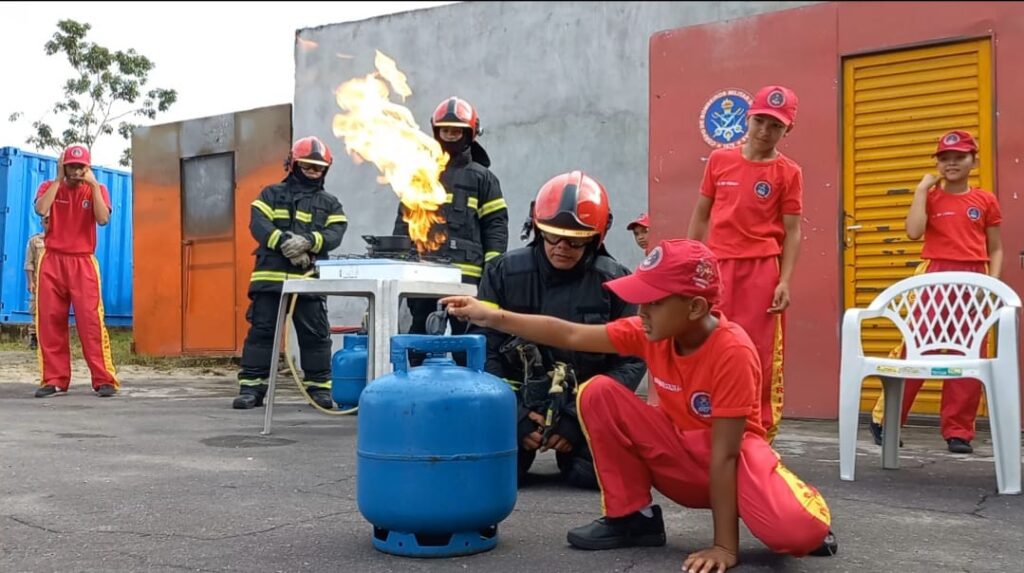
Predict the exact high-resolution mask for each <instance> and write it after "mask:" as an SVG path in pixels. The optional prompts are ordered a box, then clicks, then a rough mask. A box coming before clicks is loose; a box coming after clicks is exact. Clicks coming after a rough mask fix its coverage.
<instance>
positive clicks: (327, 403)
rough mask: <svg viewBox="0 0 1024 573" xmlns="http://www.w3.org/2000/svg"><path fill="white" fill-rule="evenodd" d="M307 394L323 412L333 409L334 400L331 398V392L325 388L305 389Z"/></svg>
mask: <svg viewBox="0 0 1024 573" xmlns="http://www.w3.org/2000/svg"><path fill="white" fill-rule="evenodd" d="M306 391H307V392H309V397H310V398H312V399H313V401H314V402H316V405H317V406H320V407H321V408H323V409H324V410H330V409H333V408H334V399H333V398H331V391H330V390H327V389H326V388H306Z"/></svg>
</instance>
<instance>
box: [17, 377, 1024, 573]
mask: <svg viewBox="0 0 1024 573" xmlns="http://www.w3.org/2000/svg"><path fill="white" fill-rule="evenodd" d="M33 391H34V387H33V386H32V385H30V384H24V383H9V384H0V571H4V572H11V573H14V572H23V571H26V572H28V571H30V572H43V571H61V572H65V571H103V572H115V571H159V572H164V571H167V572H172V571H253V572H255V571H285V572H295V571H342V570H344V571H360V572H364V571H365V572H383V571H461V570H472V571H494V572H531V571H533V572H555V571H557V572H563V571H582V572H587V573H594V572H599V571H600V572H603V571H630V572H632V573H636V572H641V571H678V570H679V565H680V563H681V561H682V558H683V557H684V556H685V555H686V554H687V552H689V551H692V550H695V549H699V548H701V547H703V546H706V545H707V544H709V543H710V541H711V515H710V512H708V511H696V510H687V509H683V508H680V507H676V506H674V505H672V504H671V503H670V502H667V501H666V500H664V499H663V498H660V502H661V503H662V505H663V507H665V508H666V526H667V528H668V532H669V543H668V545H667V546H666V547H663V548H656V549H638V550H617V551H606V552H584V551H577V550H574V549H572V548H570V547H569V546H568V545H567V544H566V542H565V532H566V530H567V529H569V528H571V527H574V526H577V525H581V524H583V523H586V522H588V521H589V520H591V519H593V518H594V517H596V516H597V513H598V512H599V500H598V496H597V494H596V493H593V492H582V491H574V490H570V489H567V488H565V487H563V486H561V485H559V484H557V483H556V482H555V481H553V479H551V478H552V477H553V475H554V473H555V471H556V469H555V466H554V463H553V458H552V455H553V454H550V453H549V454H545V455H544V456H543V457H542V458H540V460H539V462H538V464H537V465H536V466H535V469H536V471H537V472H538V473H539V474H541V475H539V476H538V478H536V479H535V480H534V483H532V484H530V485H529V486H527V487H525V488H523V489H521V490H520V492H519V498H518V503H517V506H516V509H515V511H514V512H513V514H512V515H511V516H510V517H509V518H508V519H507V520H505V521H504V522H503V523H502V524H501V530H500V541H499V544H498V547H497V548H496V549H495V550H493V551H491V552H488V553H484V554H480V555H476V556H471V557H463V558H456V559H444V560H422V559H408V558H398V557H393V556H389V555H385V554H383V553H380V552H378V551H376V550H374V549H373V547H372V545H371V541H370V536H371V529H370V526H369V525H368V524H367V523H366V521H365V520H364V519H363V518H362V516H361V515H360V513H359V511H358V508H357V506H356V503H355V479H356V477H355V434H356V426H357V420H356V418H353V417H344V418H327V417H326V416H323V415H320V414H318V413H316V412H315V411H312V410H311V409H310V408H309V407H307V406H305V405H304V404H301V403H300V402H299V401H298V399H297V395H295V394H282V395H281V399H280V400H279V402H278V404H277V406H278V407H277V409H276V414H277V415H276V416H275V423H276V427H275V432H274V434H273V435H272V436H266V437H263V436H260V435H259V430H260V429H261V428H262V422H263V410H262V409H259V410H255V411H248V412H239V411H233V410H231V409H230V406H229V403H230V396H231V395H233V394H234V391H235V389H234V387H233V385H232V384H231V383H230V382H229V381H226V380H221V381H217V380H197V381H182V380H159V379H149V380H129V381H127V383H126V388H125V391H124V392H123V393H122V394H121V395H120V396H117V397H115V398H111V399H100V398H97V397H95V396H94V395H93V394H92V392H91V391H90V390H89V389H88V387H87V386H86V385H84V384H82V383H79V382H77V381H76V383H75V385H74V386H72V392H71V393H70V394H69V395H64V396H58V397H54V398H48V399H45V400H39V399H34V398H32V392H33ZM835 436H836V430H835V425H834V424H833V423H820V422H815V423H811V422H798V421H787V422H786V423H785V424H784V426H783V433H782V435H781V436H780V438H779V441H778V449H779V450H780V452H781V453H782V454H783V457H784V459H785V461H786V462H787V464H788V465H789V466H790V467H791V468H792V469H793V470H794V471H795V472H796V473H797V474H798V475H800V476H801V477H803V478H804V479H805V480H807V481H808V482H810V483H812V484H815V485H817V486H818V487H819V488H820V489H821V490H822V492H823V494H824V495H825V497H826V499H827V500H828V502H829V504H830V506H831V509H832V513H833V516H834V524H833V527H834V529H835V531H836V533H837V534H838V536H839V540H840V553H839V555H837V556H835V557H833V558H805V559H792V558H788V557H783V556H776V555H773V554H771V553H770V552H768V551H767V550H765V549H764V548H763V546H762V545H761V544H760V543H759V542H758V541H757V540H756V539H753V538H752V537H751V536H750V535H749V533H748V532H747V531H746V530H745V529H742V528H741V531H742V549H741V551H742V553H741V558H742V564H741V566H740V567H737V568H736V569H734V570H733V571H747V572H753V571H825V572H831V571H856V572H864V571H870V572H875V571H899V572H900V573H909V572H914V571H922V572H925V571H927V572H931V571H936V570H942V571H1000V572H1005V571H1020V570H1021V569H1022V563H1024V498H1022V497H1021V496H1013V497H1004V496H997V495H994V491H995V477H994V471H993V465H992V460H991V457H990V456H991V449H990V447H989V445H988V443H987V436H981V437H980V439H979V440H978V441H977V442H976V445H978V454H977V455H975V456H970V457H966V456H955V455H952V454H949V453H947V452H946V451H945V449H944V443H943V442H942V441H941V440H940V439H939V436H938V432H937V430H936V429H935V428H910V429H908V430H907V432H905V435H904V436H905V441H906V446H907V447H906V448H904V450H903V453H904V459H903V469H902V470H901V471H883V470H881V469H880V467H879V464H880V462H879V452H878V449H877V448H876V447H875V446H874V445H873V444H870V443H868V442H867V441H864V442H862V447H861V458H860V464H859V467H858V470H859V473H858V481H857V482H853V483H848V482H840V481H839V480H838V475H837V474H838V470H837V459H838V458H837V454H836V440H835ZM867 437H868V436H867V431H866V429H865V430H864V431H862V438H864V439H865V440H866V439H867Z"/></svg>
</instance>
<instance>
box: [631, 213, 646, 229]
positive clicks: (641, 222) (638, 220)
mask: <svg viewBox="0 0 1024 573" xmlns="http://www.w3.org/2000/svg"><path fill="white" fill-rule="evenodd" d="M637 225H640V226H642V227H648V228H649V227H650V226H651V219H650V217H648V216H647V213H644V214H643V215H640V216H639V217H637V218H636V219H635V220H634V221H633V222H632V223H630V224H628V225H626V230H627V231H632V230H633V227H636V226H637Z"/></svg>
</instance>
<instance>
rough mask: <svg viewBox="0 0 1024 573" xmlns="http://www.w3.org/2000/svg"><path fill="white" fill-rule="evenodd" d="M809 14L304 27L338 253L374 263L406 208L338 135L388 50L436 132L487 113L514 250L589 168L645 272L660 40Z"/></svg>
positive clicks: (759, 7)
mask: <svg viewBox="0 0 1024 573" xmlns="http://www.w3.org/2000/svg"><path fill="white" fill-rule="evenodd" d="M806 4H813V2H729V3H725V2H687V3H667V2H659V3H655V2H629V3H625V2H619V3H613V2H603V3H598V2H559V3H547V2H474V3H460V4H453V5H448V6H442V7H437V8H431V9H426V10H418V11H412V12H405V13H400V14H396V15H390V16H383V17H379V18H374V19H370V20H365V21H360V22H350V23H344V24H336V25H329V26H323V27H319V28H311V29H304V30H300V31H299V33H298V34H299V37H300V38H301V39H302V40H304V41H303V42H299V43H297V46H296V53H295V62H296V64H295V101H294V122H293V124H294V132H295V136H296V137H299V136H303V135H309V134H312V135H317V136H319V137H322V138H324V139H325V141H328V142H329V145H331V147H332V150H333V151H334V152H335V156H336V159H335V163H334V167H332V169H331V172H330V173H329V174H328V181H327V188H328V189H329V190H330V192H332V193H334V194H335V195H337V196H338V197H339V198H340V199H341V201H342V204H343V205H344V206H345V210H346V212H347V213H348V216H349V231H348V233H347V235H346V237H345V239H344V241H343V243H342V245H341V247H340V248H339V249H338V250H336V251H335V253H336V254H338V253H360V254H363V253H365V243H364V242H363V241H362V239H361V235H363V234H376V235H385V234H390V233H391V230H392V224H393V222H394V217H395V213H396V210H397V206H398V199H397V197H396V196H395V194H394V192H393V191H391V189H390V188H389V187H386V186H380V185H378V184H376V182H375V179H376V176H377V173H376V169H375V168H374V167H373V166H372V165H369V164H363V165H356V164H355V163H354V162H352V161H351V159H349V158H348V157H347V155H346V154H345V152H344V145H343V144H342V142H341V141H340V140H339V139H337V138H335V137H334V135H333V134H332V132H331V120H332V118H333V117H334V114H335V113H337V112H338V111H340V110H339V108H338V107H337V104H336V102H335V100H334V96H333V92H334V89H335V88H336V87H337V86H338V85H340V84H341V83H342V82H344V81H345V80H347V79H350V78H353V77H361V76H364V75H366V74H368V73H371V72H373V71H374V65H373V58H374V51H375V50H380V51H382V52H383V53H384V54H386V55H387V56H389V57H391V58H393V59H394V60H395V61H396V63H397V64H398V67H399V69H400V70H402V71H403V72H405V74H406V75H407V77H408V82H409V85H410V87H411V89H412V92H413V93H412V96H410V98H409V99H408V100H407V101H406V102H405V104H404V105H406V106H407V107H408V108H409V109H410V110H411V111H412V112H413V114H414V115H415V117H416V118H417V121H419V123H420V127H421V128H422V129H423V130H424V131H426V132H429V129H430V113H431V112H432V111H433V109H434V107H435V106H436V105H437V103H438V102H440V101H441V100H442V99H444V98H445V97H448V96H450V95H458V96H460V97H463V98H465V99H467V100H469V101H470V102H471V103H473V104H474V105H475V106H476V107H477V110H478V111H479V113H480V117H481V123H482V126H483V130H484V134H483V137H482V138H481V143H482V144H483V145H484V147H485V148H486V149H487V151H488V153H489V154H490V155H491V159H492V162H493V165H492V167H491V169H492V171H493V172H494V173H495V175H497V177H498V178H499V179H500V181H501V185H502V190H503V192H504V193H505V196H506V198H507V201H508V204H509V215H510V225H509V227H510V228H509V235H510V241H509V247H510V248H515V247H518V246H521V244H522V243H521V242H520V240H519V231H520V228H521V226H522V222H523V221H524V219H525V218H526V216H527V212H528V209H529V204H530V200H531V199H532V198H533V196H534V195H535V193H536V192H537V189H538V188H539V187H540V185H541V184H542V183H544V182H545V181H546V180H548V179H549V178H550V177H552V176H554V175H556V174H558V173H562V172H565V171H570V170H572V169H583V170H584V171H586V172H588V173H589V174H591V175H593V176H594V177H596V178H597V179H598V180H599V181H601V182H602V183H603V184H604V185H605V187H606V188H607V189H608V192H609V194H610V196H611V203H612V211H613V213H614V217H615V219H614V226H613V227H612V230H611V231H610V233H609V237H608V241H607V242H608V247H609V250H610V251H611V252H612V254H613V255H614V256H615V257H616V258H618V259H619V260H620V261H622V262H623V264H625V265H627V266H629V267H630V268H632V267H634V266H636V264H638V263H639V262H640V260H641V258H642V257H641V252H640V250H639V248H637V247H636V245H635V243H634V242H633V239H632V235H631V234H630V233H629V232H628V231H626V224H627V223H628V222H629V221H630V220H632V219H633V218H635V217H636V216H637V215H638V214H639V213H641V212H642V211H644V210H646V209H647V142H648V136H647V131H648V130H647V127H648V115H647V111H648V83H649V82H648V52H649V38H650V36H651V35H652V34H654V33H656V32H659V31H663V30H669V29H675V28H681V27H686V26H692V25H698V24H706V23H710V22H716V21H724V20H730V19H735V18H741V17H745V16H750V15H754V14H759V13H764V12H770V11H776V10H782V9H788V8H794V7H798V6H803V5H806ZM310 41H311V42H315V43H316V47H315V48H313V49H309V48H308V46H311V45H312V44H309V42H310ZM339 54H340V56H339ZM694 125H695V126H696V118H695V121H694ZM695 128H696V127H695ZM332 306H333V305H332ZM332 314H333V313H332Z"/></svg>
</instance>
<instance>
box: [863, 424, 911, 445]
mask: <svg viewBox="0 0 1024 573" xmlns="http://www.w3.org/2000/svg"><path fill="white" fill-rule="evenodd" d="M869 427H870V428H871V437H872V438H874V439H875V445H876V446H881V445H882V438H883V437H884V436H885V431H884V430H883V429H882V425H881V424H876V423H874V422H871V424H870V425H869ZM900 447H901V448H902V447H903V438H900Z"/></svg>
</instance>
